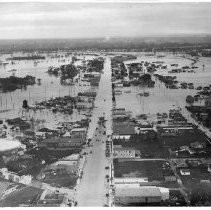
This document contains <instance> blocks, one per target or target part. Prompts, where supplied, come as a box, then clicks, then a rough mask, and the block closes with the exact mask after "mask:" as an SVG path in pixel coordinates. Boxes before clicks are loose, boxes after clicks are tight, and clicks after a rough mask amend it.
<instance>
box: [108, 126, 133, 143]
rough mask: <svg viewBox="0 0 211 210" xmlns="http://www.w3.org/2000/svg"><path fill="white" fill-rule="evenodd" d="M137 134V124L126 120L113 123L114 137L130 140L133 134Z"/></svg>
mask: <svg viewBox="0 0 211 210" xmlns="http://www.w3.org/2000/svg"><path fill="white" fill-rule="evenodd" d="M134 134H135V124H134V123H129V122H124V123H113V136H112V138H113V139H124V140H129V139H130V137H131V135H134Z"/></svg>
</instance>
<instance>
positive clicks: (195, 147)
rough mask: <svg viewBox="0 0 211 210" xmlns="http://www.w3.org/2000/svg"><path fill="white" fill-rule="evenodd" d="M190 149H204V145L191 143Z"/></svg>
mask: <svg viewBox="0 0 211 210" xmlns="http://www.w3.org/2000/svg"><path fill="white" fill-rule="evenodd" d="M190 147H192V148H194V149H203V148H205V147H206V144H205V143H201V142H198V141H196V142H193V143H191V144H190Z"/></svg>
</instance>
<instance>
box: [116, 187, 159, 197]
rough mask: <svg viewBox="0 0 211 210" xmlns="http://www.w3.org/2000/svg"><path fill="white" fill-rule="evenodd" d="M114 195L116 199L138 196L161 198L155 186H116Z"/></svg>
mask: <svg viewBox="0 0 211 210" xmlns="http://www.w3.org/2000/svg"><path fill="white" fill-rule="evenodd" d="M115 195H116V196H118V197H124V196H135V197H137V196H140V197H161V192H160V189H159V188H158V187H156V186H147V187H140V186H137V185H135V186H133V185H124V184H123V185H122V186H120V185H118V187H116V190H115Z"/></svg>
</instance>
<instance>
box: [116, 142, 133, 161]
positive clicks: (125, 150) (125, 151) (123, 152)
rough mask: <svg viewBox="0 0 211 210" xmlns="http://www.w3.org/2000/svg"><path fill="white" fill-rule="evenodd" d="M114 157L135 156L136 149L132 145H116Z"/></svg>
mask: <svg viewBox="0 0 211 210" xmlns="http://www.w3.org/2000/svg"><path fill="white" fill-rule="evenodd" d="M113 156H114V158H135V157H136V150H135V149H134V148H132V147H121V146H120V147H119V146H117V145H115V146H114V153H113Z"/></svg>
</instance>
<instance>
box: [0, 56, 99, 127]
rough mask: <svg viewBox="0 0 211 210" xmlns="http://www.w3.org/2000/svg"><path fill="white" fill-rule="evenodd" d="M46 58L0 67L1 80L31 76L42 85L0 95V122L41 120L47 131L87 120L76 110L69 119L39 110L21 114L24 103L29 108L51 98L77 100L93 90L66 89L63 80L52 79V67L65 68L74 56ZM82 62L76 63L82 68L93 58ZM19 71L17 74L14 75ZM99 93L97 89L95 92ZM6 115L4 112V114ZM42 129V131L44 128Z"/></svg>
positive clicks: (81, 86)
mask: <svg viewBox="0 0 211 210" xmlns="http://www.w3.org/2000/svg"><path fill="white" fill-rule="evenodd" d="M18 55H21V56H26V55H27V54H23V53H16V54H13V56H18ZM43 55H44V56H46V59H45V60H39V61H38V62H37V63H35V62H34V61H31V60H28V61H25V60H24V61H15V64H12V62H11V61H7V62H8V63H9V64H7V65H0V75H1V77H2V78H3V77H8V76H12V75H15V76H18V77H24V76H26V75H31V76H34V77H36V80H37V79H38V78H40V79H41V84H38V82H36V84H35V85H33V86H27V88H26V89H17V90H15V91H13V92H7V93H0V118H1V119H8V118H15V117H21V116H24V117H25V118H26V119H32V118H33V119H34V120H35V121H38V120H39V123H38V124H39V125H40V124H42V123H41V122H43V126H47V125H48V127H51V128H53V127H55V125H54V124H56V123H58V122H64V121H76V120H80V119H82V118H85V116H84V115H82V114H80V113H79V112H78V111H77V110H75V111H74V113H73V114H72V115H71V116H70V115H64V114H61V113H56V114H53V113H52V112H51V111H49V110H37V111H32V110H31V111H29V112H27V113H25V112H22V103H23V100H25V99H26V100H27V101H28V104H29V105H34V104H35V103H36V102H41V101H44V100H48V99H50V98H52V97H53V98H54V97H59V96H61V97H62V96H65V95H70V96H76V95H77V93H78V92H83V91H88V90H90V86H85V85H79V83H78V82H76V83H75V85H72V86H70V85H69V86H68V85H67V86H64V85H61V84H60V78H59V77H55V76H53V75H49V74H48V73H47V70H48V68H49V67H50V66H53V67H59V66H61V65H64V64H69V63H70V62H71V60H72V55H68V56H66V57H65V56H64V55H65V53H56V54H55V53H50V54H43ZM55 55H63V57H60V58H59V57H55ZM8 57H11V55H10V54H3V55H1V56H0V60H2V61H5V60H6V58H8ZM77 58H79V59H80V60H78V61H76V63H75V64H76V65H80V64H81V61H82V59H85V60H87V59H92V58H93V56H91V55H85V56H82V55H81V56H77ZM12 69H16V71H11V70H12ZM94 90H96V89H94ZM4 111H5V112H4ZM43 126H41V127H43Z"/></svg>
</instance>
